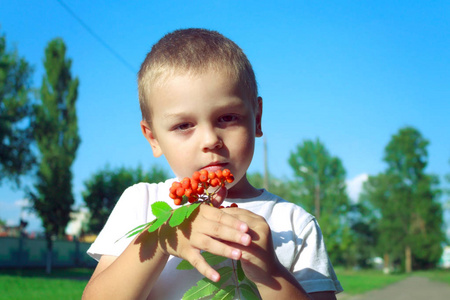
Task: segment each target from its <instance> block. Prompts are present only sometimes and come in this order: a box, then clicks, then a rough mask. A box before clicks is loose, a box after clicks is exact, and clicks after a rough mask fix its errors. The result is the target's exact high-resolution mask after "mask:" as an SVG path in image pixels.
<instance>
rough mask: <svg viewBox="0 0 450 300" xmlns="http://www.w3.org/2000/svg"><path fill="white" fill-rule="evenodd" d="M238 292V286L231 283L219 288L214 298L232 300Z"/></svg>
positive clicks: (213, 299)
mask: <svg viewBox="0 0 450 300" xmlns="http://www.w3.org/2000/svg"><path fill="white" fill-rule="evenodd" d="M235 294H236V287H235V286H234V285H229V286H227V287H225V288H224V289H221V290H219V291H218V292H217V293H216V294H215V295H214V297H213V298H212V300H231V299H233V297H234V295H235Z"/></svg>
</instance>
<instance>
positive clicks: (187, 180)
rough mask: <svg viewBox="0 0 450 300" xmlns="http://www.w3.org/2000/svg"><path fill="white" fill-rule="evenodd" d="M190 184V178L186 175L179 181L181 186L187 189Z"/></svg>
mask: <svg viewBox="0 0 450 300" xmlns="http://www.w3.org/2000/svg"><path fill="white" fill-rule="evenodd" d="M190 185H191V179H190V178H188V177H185V178H183V180H182V181H181V186H182V187H184V188H185V189H187V188H188V187H190Z"/></svg>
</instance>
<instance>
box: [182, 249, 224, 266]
mask: <svg viewBox="0 0 450 300" xmlns="http://www.w3.org/2000/svg"><path fill="white" fill-rule="evenodd" d="M202 256H203V258H204V259H205V260H206V262H207V263H208V264H209V265H210V266H215V265H217V264H218V263H221V262H223V261H226V260H227V259H228V258H226V257H223V256H219V255H215V254H212V253H209V252H206V251H205V252H202ZM177 269H178V270H192V269H194V267H193V266H192V265H191V264H190V263H189V262H188V261H187V260H183V261H181V262H180V263H179V264H178V266H177Z"/></svg>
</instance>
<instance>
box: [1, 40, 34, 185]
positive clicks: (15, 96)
mask: <svg viewBox="0 0 450 300" xmlns="http://www.w3.org/2000/svg"><path fill="white" fill-rule="evenodd" d="M31 75H32V68H31V67H30V66H29V64H28V63H27V62H26V60H25V59H24V58H22V57H19V55H18V53H17V51H16V50H13V51H8V50H7V48H6V38H5V36H4V35H0V184H1V183H2V180H3V179H9V180H11V181H13V182H15V184H16V185H19V182H20V181H19V177H20V175H23V174H25V173H26V172H28V171H29V170H30V169H31V167H32V165H33V163H34V156H33V154H32V152H31V150H30V145H31V142H32V140H33V139H32V132H31V128H32V126H29V124H30V122H32V109H31V101H30V98H29V96H30V91H31V88H30V84H31Z"/></svg>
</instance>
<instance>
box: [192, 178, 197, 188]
mask: <svg viewBox="0 0 450 300" xmlns="http://www.w3.org/2000/svg"><path fill="white" fill-rule="evenodd" d="M191 188H192V190H194V191H196V190H197V189H198V181H197V180H195V179H194V180H191Z"/></svg>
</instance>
